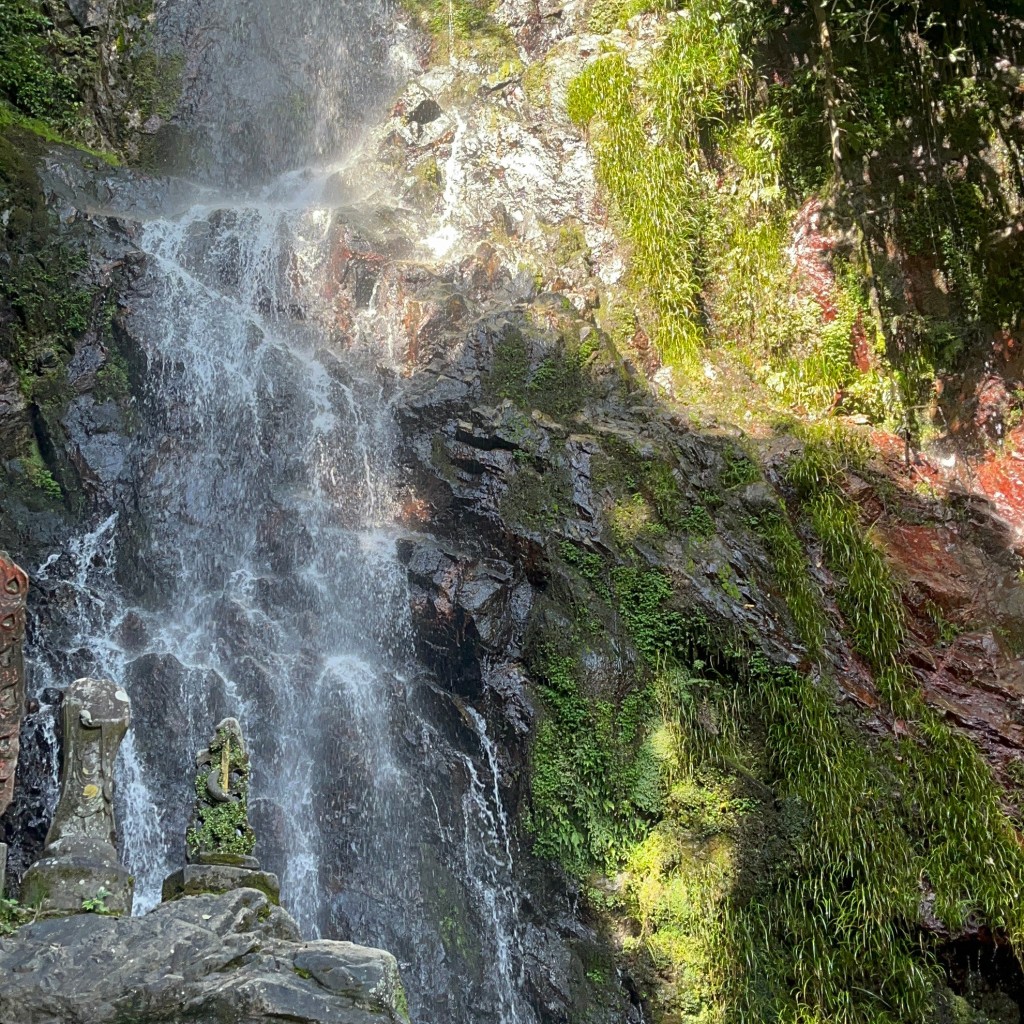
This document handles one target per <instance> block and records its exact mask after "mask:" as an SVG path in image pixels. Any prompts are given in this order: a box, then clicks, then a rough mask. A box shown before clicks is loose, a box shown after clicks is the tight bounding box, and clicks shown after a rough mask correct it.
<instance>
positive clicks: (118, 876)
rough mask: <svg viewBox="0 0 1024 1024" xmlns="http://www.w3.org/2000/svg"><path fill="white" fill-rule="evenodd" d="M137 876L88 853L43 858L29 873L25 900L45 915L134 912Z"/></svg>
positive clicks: (23, 885) (23, 889) (24, 883)
mask: <svg viewBox="0 0 1024 1024" xmlns="http://www.w3.org/2000/svg"><path fill="white" fill-rule="evenodd" d="M134 895H135V879H134V878H132V876H131V875H129V874H128V872H127V871H126V870H125V869H124V868H123V867H121V865H120V864H117V863H110V862H108V861H105V860H102V859H93V858H90V857H89V856H88V855H87V854H82V855H75V854H64V855H61V856H59V857H43V858H42V859H41V860H37V861H36V862H35V864H33V865H32V867H30V868H29V869H28V871H27V872H26V873H25V877H24V879H22V883H21V902H22V903H23V904H24V905H25V906H26V907H32V908H38V910H39V912H40V914H41V915H42V916H43V917H56V916H60V915H64V914H84V913H90V912H92V913H110V914H123V915H125V916H128V915H130V914H131V912H132V900H133V898H134Z"/></svg>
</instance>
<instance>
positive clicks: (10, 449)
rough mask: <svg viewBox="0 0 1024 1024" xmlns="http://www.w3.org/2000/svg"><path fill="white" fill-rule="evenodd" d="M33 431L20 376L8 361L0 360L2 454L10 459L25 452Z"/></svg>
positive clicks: (0, 448)
mask: <svg viewBox="0 0 1024 1024" xmlns="http://www.w3.org/2000/svg"><path fill="white" fill-rule="evenodd" d="M31 429H32V425H31V422H30V420H29V417H28V405H27V404H26V402H25V398H24V396H23V395H22V393H21V387H20V386H19V382H18V375H17V374H16V373H15V372H14V368H13V367H12V366H11V364H10V363H9V362H7V360H6V359H0V452H3V453H7V457H8V458H10V457H11V455H13V454H15V453H17V452H21V451H24V450H25V446H26V445H27V444H28V441H29V437H30V431H31Z"/></svg>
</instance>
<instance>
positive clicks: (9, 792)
mask: <svg viewBox="0 0 1024 1024" xmlns="http://www.w3.org/2000/svg"><path fill="white" fill-rule="evenodd" d="M27 597H28V577H27V576H26V575H25V573H24V572H22V570H21V569H19V568H18V567H17V566H16V565H15V564H14V562H12V561H11V559H10V556H9V555H8V554H7V552H6V551H0V814H3V813H4V811H6V810H7V808H8V807H9V806H10V803H11V797H13V796H14V773H15V771H16V770H17V767H18V746H19V744H18V737H19V734H20V732H21V719H22V716H23V715H24V713H25V665H24V661H23V659H22V647H23V645H24V642H25V599H26V598H27ZM6 871H7V847H6V846H5V845H4V844H3V843H0V896H2V895H3V893H4V881H5V875H6Z"/></svg>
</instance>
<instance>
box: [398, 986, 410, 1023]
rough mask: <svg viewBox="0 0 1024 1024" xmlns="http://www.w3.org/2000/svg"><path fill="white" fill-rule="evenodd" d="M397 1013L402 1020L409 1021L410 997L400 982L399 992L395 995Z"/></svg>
mask: <svg viewBox="0 0 1024 1024" xmlns="http://www.w3.org/2000/svg"><path fill="white" fill-rule="evenodd" d="M395 1012H396V1013H397V1014H398V1016H399V1017H401V1018H402V1020H408V1019H409V997H408V996H407V995H406V994H405V988H404V987H403V986H402V984H401V982H399V985H398V991H397V992H396V993H395Z"/></svg>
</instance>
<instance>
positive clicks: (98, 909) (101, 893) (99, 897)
mask: <svg viewBox="0 0 1024 1024" xmlns="http://www.w3.org/2000/svg"><path fill="white" fill-rule="evenodd" d="M112 895H113V894H112V893H111V892H110V891H109V890H107V889H102V888H101V889H99V890H98V891H97V892H96V894H95V895H94V896H86V897H84V898H83V899H82V910H84V911H85V912H86V913H87V914H100V915H102V916H104V917H105V916H107V915H109V914H111V913H113V911H112V910H111V909H110V907H108V906H107V900H108V899H110V897H111V896H112Z"/></svg>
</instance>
